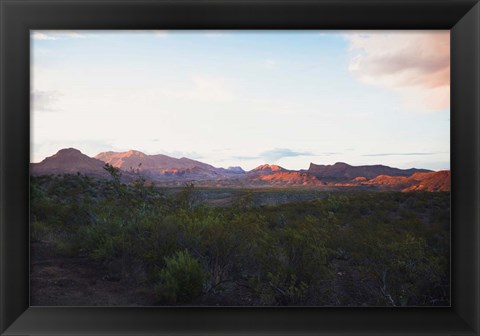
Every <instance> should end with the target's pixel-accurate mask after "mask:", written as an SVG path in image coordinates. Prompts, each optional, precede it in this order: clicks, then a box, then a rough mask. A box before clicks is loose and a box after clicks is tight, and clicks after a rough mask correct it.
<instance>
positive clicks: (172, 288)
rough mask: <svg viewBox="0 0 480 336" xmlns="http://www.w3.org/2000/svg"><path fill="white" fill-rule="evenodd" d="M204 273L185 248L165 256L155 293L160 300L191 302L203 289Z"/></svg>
mask: <svg viewBox="0 0 480 336" xmlns="http://www.w3.org/2000/svg"><path fill="white" fill-rule="evenodd" d="M203 281H204V274H203V270H202V267H201V266H200V264H199V262H198V261H197V260H196V259H195V258H193V257H192V256H191V255H190V253H189V252H188V251H187V250H184V251H180V252H177V253H175V255H174V256H172V257H166V258H165V267H164V268H163V269H161V270H160V271H158V282H157V284H156V285H155V294H156V296H157V298H158V299H159V300H160V301H162V302H167V303H177V302H183V303H184V302H192V301H193V300H195V299H196V298H197V297H198V296H199V295H200V294H201V293H202V290H203Z"/></svg>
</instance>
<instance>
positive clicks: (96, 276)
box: [30, 242, 155, 306]
mask: <svg viewBox="0 0 480 336" xmlns="http://www.w3.org/2000/svg"><path fill="white" fill-rule="evenodd" d="M30 260H31V262H30V304H31V305H32V306H152V305H155V298H154V296H153V295H152V294H153V293H152V292H151V290H148V289H147V288H141V287H140V288H139V286H138V285H137V284H133V283H130V282H128V281H125V280H119V281H112V280H109V277H108V276H107V271H106V269H105V268H104V267H102V265H101V264H99V263H95V262H92V261H90V260H88V259H86V258H71V257H66V256H61V255H58V254H57V253H54V251H53V249H52V247H51V246H50V245H49V244H48V243H47V242H34V243H32V247H31V259H30Z"/></svg>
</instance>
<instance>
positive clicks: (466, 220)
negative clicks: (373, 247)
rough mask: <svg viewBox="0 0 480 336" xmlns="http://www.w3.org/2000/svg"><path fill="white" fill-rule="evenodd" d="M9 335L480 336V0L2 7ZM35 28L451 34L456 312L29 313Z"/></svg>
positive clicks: (2, 232)
mask: <svg viewBox="0 0 480 336" xmlns="http://www.w3.org/2000/svg"><path fill="white" fill-rule="evenodd" d="M0 24H1V31H0V33H1V35H0V43H1V44H0V48H1V50H0V51H1V54H0V61H1V62H0V109H1V113H0V129H1V130H0V333H1V334H2V335H60V334H62V335H68V334H72V335H73V334H75V335H93V334H95V335H104V334H105V335H106V334H109V335H113V334H129V335H140V334H142V335H143V334H145V335H146V334H156V335H166V334H168V335H180V334H181V335H207V334H208V335H224V334H225V335H267V334H268V335H277V334H278V335H304V334H308V335H310V334H315V335H347V334H348V335H403V334H405V335H479V332H480V310H479V307H480V286H479V284H480V277H479V274H480V273H479V260H480V258H479V256H480V254H479V251H480V250H479V246H480V236H479V233H480V230H479V216H480V199H479V191H480V188H479V182H480V179H479V177H480V162H479V159H480V155H479V154H480V151H479V150H480V147H479V144H480V129H479V121H480V120H479V119H480V118H479V116H480V102H479V96H480V4H479V3H478V1H477V0H420V1H412V0H383V1H382V0H336V1H335V0H299V1H295V0H258V1H250V0H243V1H242V0H223V1H218V0H197V1H192V0H187V1H185V0H175V1H164V0H96V1H92V0H83V1H79V0H63V1H58V0H34V1H32V0H0ZM31 29H349V30H350V29H450V30H451V172H452V181H451V185H452V198H451V206H452V211H451V218H452V269H451V270H452V305H451V307H443V308H400V309H399V308H288V307H281V308H246V307H239V308H214V307H202V308H200V307H199V308H191V307H190V308H186V307H183V308H182V307H176V308H171V307H168V308H162V307H158V308H157V307H155V308H151V307H149V308H147V307H144V308H120V307H119V308H107V307H98V308H73V307H70V308H68V307H29V227H28V226H29V214H28V209H29V159H30V157H29V146H30V139H29V137H30V125H29V118H30V109H29V100H30V58H29V51H30V42H29V37H30V35H29V30H31Z"/></svg>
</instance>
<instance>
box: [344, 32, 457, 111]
mask: <svg viewBox="0 0 480 336" xmlns="http://www.w3.org/2000/svg"><path fill="white" fill-rule="evenodd" d="M345 38H346V40H347V41H348V42H349V51H350V64H349V70H350V72H351V73H352V75H353V76H354V77H355V78H356V79H358V80H359V81H361V82H364V83H366V84H369V85H377V86H383V87H386V88H390V89H392V90H395V91H396V92H398V93H399V94H400V96H401V97H402V98H403V101H404V105H405V106H404V107H405V108H406V109H407V110H419V108H421V109H422V110H425V111H435V110H441V109H445V108H448V107H449V105H450V33H449V32H448V31H446V32H444V31H442V32H432V31H427V32H424V31H422V32H391V33H357V34H351V33H350V34H348V35H345Z"/></svg>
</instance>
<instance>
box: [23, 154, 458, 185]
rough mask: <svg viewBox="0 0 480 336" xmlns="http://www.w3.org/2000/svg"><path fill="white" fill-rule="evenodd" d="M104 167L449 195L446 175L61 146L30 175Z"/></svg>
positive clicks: (217, 181)
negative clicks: (237, 163)
mask: <svg viewBox="0 0 480 336" xmlns="http://www.w3.org/2000/svg"><path fill="white" fill-rule="evenodd" d="M106 163H108V164H110V165H112V166H114V167H116V168H118V169H120V170H121V172H122V179H123V180H124V181H125V182H128V181H131V180H133V179H135V178H137V177H138V176H139V175H140V176H142V177H144V178H145V179H147V180H151V181H154V182H155V183H156V184H158V185H165V186H181V185H183V184H184V183H185V182H189V181H194V182H195V184H197V185H200V186H210V187H299V186H303V187H362V188H366V189H370V188H375V189H381V190H401V191H414V190H425V191H449V190H450V171H446V170H444V171H438V172H434V171H430V170H426V169H416V168H411V169H398V168H392V167H388V166H384V165H366V166H352V165H349V164H347V163H343V162H337V163H335V164H333V165H319V164H314V163H310V166H309V168H308V169H307V170H298V171H297V170H288V169H285V168H283V167H280V166H278V165H269V164H264V165H261V166H259V167H257V168H255V169H252V170H250V171H244V170H243V169H242V168H241V167H229V168H227V169H225V168H216V167H214V166H212V165H210V164H207V163H203V162H200V161H196V160H192V159H189V158H184V157H183V158H180V159H177V158H173V157H170V156H167V155H162V154H157V155H147V154H145V153H142V152H139V151H136V150H129V151H127V152H102V153H99V154H97V155H96V156H95V157H93V158H92V157H89V156H87V155H85V154H83V153H81V152H80V151H79V150H78V149H74V148H66V149H61V150H59V151H58V152H57V153H56V154H54V155H52V156H50V157H47V158H45V159H44V160H43V161H41V162H39V163H32V164H31V170H30V172H31V174H32V175H48V174H76V173H81V174H85V175H89V176H94V177H97V178H108V177H109V174H108V173H107V171H106V170H105V169H104V167H105V164H106Z"/></svg>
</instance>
